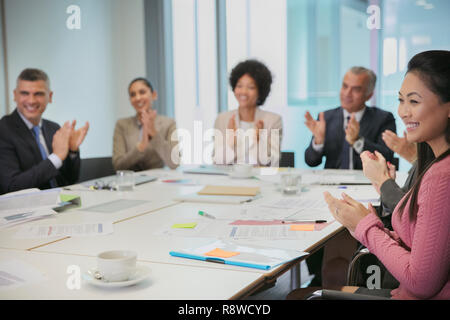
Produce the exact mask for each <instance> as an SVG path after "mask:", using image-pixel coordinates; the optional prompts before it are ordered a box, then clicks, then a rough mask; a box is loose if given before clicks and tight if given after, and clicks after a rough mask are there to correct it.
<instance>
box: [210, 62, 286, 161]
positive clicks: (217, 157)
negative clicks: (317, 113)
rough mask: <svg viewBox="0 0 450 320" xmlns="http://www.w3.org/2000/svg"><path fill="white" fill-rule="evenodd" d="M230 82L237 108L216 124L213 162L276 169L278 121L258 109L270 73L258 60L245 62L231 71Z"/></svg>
mask: <svg viewBox="0 0 450 320" xmlns="http://www.w3.org/2000/svg"><path fill="white" fill-rule="evenodd" d="M229 80H230V85H231V88H232V89H233V92H234V96H235V97H236V100H237V101H238V104H239V107H238V108H237V110H232V111H228V112H224V113H221V114H219V116H218V117H217V119H216V121H215V124H214V128H215V129H216V130H215V141H214V142H215V144H214V162H215V163H216V164H233V163H239V164H243V163H245V164H252V165H263V166H268V165H275V166H277V165H278V161H279V157H280V146H281V138H282V122H281V117H280V116H279V115H277V114H275V113H273V112H269V111H263V110H261V109H260V108H259V106H261V105H263V104H264V102H265V101H266V98H267V96H268V95H269V93H270V86H271V84H272V74H271V72H270V70H269V69H268V68H267V67H266V66H265V65H264V64H263V63H261V62H259V61H257V60H246V61H243V62H241V63H239V64H238V65H236V66H235V67H234V69H233V70H232V71H231V74H230V79H229Z"/></svg>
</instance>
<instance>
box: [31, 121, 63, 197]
mask: <svg viewBox="0 0 450 320" xmlns="http://www.w3.org/2000/svg"><path fill="white" fill-rule="evenodd" d="M33 133H34V139H35V140H36V143H37V145H38V147H39V151H40V152H41V156H42V160H45V159H47V152H46V151H45V148H44V146H43V145H42V143H41V140H40V139H39V126H34V127H33ZM49 182H50V186H51V187H52V188H56V187H57V186H58V184H57V183H56V180H55V179H51V180H50V181H49Z"/></svg>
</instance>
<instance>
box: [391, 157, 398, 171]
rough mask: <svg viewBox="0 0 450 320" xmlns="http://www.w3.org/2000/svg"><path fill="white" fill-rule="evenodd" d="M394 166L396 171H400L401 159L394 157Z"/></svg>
mask: <svg viewBox="0 0 450 320" xmlns="http://www.w3.org/2000/svg"><path fill="white" fill-rule="evenodd" d="M392 164H393V165H394V166H395V170H396V171H398V169H399V167H400V159H399V158H395V157H394V158H393V159H392Z"/></svg>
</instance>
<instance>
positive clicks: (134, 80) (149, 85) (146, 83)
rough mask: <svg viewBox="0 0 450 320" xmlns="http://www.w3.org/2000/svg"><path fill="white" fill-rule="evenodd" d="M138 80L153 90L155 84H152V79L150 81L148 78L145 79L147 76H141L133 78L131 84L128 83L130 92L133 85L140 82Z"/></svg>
mask: <svg viewBox="0 0 450 320" xmlns="http://www.w3.org/2000/svg"><path fill="white" fill-rule="evenodd" d="M138 81H142V82H143V83H144V84H145V85H146V86H147V87H149V88H150V91H151V92H153V86H152V84H151V83H150V81H148V80H147V79H145V78H141V77H140V78H136V79H133V80H132V81H131V82H130V84H129V85H128V92H130V89H131V86H132V85H133V83H135V82H138Z"/></svg>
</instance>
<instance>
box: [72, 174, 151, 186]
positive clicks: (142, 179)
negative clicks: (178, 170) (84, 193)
mask: <svg viewBox="0 0 450 320" xmlns="http://www.w3.org/2000/svg"><path fill="white" fill-rule="evenodd" d="M156 179H158V178H157V177H154V176H147V175H144V174H139V175H138V174H135V175H134V184H135V185H136V186H138V185H140V184H143V183H147V182H151V181H155V180H156ZM115 181H116V176H115V175H113V176H107V177H103V178H100V179H93V180H88V181H85V182H82V183H81V185H82V186H84V187H88V188H89V187H92V186H95V184H96V183H97V184H100V185H108V184H111V183H113V182H115Z"/></svg>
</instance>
